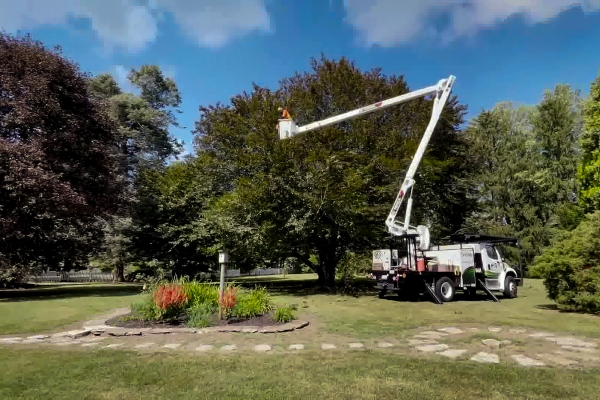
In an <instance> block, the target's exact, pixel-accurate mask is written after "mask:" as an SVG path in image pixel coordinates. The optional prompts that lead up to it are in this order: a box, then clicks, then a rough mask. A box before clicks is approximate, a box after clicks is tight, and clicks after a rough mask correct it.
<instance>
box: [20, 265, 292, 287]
mask: <svg viewBox="0 0 600 400" xmlns="http://www.w3.org/2000/svg"><path fill="white" fill-rule="evenodd" d="M281 274H283V269H282V268H266V269H258V268H257V269H254V270H252V271H250V272H245V273H241V272H240V270H239V269H229V270H227V275H226V276H227V277H228V278H236V277H239V276H267V275H281ZM217 276H218V275H217ZM113 280H114V274H113V273H112V272H100V271H89V270H85V271H69V272H59V271H49V272H45V273H43V274H41V275H38V276H32V277H31V281H32V282H36V283H47V282H112V281H113Z"/></svg>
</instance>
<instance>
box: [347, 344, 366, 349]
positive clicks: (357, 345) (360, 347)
mask: <svg viewBox="0 0 600 400" xmlns="http://www.w3.org/2000/svg"><path fill="white" fill-rule="evenodd" d="M348 347H350V348H351V349H362V348H363V347H365V345H364V344H362V343H350V344H349V345H348Z"/></svg>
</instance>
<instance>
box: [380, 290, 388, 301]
mask: <svg viewBox="0 0 600 400" xmlns="http://www.w3.org/2000/svg"><path fill="white" fill-rule="evenodd" d="M387 291H388V290H387V288H385V289H381V292H379V298H380V299H383V298H384V297H385V295H386V293H387Z"/></svg>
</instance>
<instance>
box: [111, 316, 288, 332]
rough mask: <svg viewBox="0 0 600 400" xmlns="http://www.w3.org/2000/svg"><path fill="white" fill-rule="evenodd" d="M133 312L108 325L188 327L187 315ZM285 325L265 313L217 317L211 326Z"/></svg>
mask: <svg viewBox="0 0 600 400" xmlns="http://www.w3.org/2000/svg"><path fill="white" fill-rule="evenodd" d="M132 316H133V314H127V315H120V316H118V317H114V318H111V319H109V320H108V321H106V324H107V325H110V326H116V327H119V328H160V329H164V328H186V327H187V325H186V322H187V318H186V317H181V318H178V319H176V320H173V321H168V322H165V321H142V320H137V319H128V318H130V317H132ZM273 325H283V323H281V322H278V321H275V320H274V319H273V316H272V315H271V314H264V315H261V316H258V317H255V318H249V319H241V318H230V319H228V320H219V319H217V318H216V317H215V319H214V320H213V322H212V324H211V326H256V327H264V326H273Z"/></svg>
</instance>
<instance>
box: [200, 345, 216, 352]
mask: <svg viewBox="0 0 600 400" xmlns="http://www.w3.org/2000/svg"><path fill="white" fill-rule="evenodd" d="M212 349H213V347H212V345H210V344H201V345H200V346H198V347H196V351H201V352H205V351H210V350H212Z"/></svg>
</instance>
